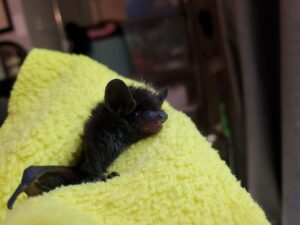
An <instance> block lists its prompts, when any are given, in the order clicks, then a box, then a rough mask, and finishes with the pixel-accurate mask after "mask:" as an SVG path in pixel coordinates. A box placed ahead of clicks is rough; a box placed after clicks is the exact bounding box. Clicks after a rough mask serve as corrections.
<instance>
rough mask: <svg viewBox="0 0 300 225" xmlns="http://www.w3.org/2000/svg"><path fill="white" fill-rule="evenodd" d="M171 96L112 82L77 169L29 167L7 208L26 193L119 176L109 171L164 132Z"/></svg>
mask: <svg viewBox="0 0 300 225" xmlns="http://www.w3.org/2000/svg"><path fill="white" fill-rule="evenodd" d="M167 94H168V90H167V89H166V88H164V89H162V90H160V91H159V92H157V93H155V92H153V91H150V90H148V89H146V88H141V87H135V86H127V85H126V84H125V83H124V82H123V81H121V80H119V79H114V80H111V81H110V82H109V83H108V84H107V86H106V89H105V95H104V102H101V103H99V104H98V105H96V107H95V108H94V109H93V110H92V112H91V115H90V117H89V119H88V120H87V121H86V123H85V125H84V131H83V135H82V138H81V142H82V143H81V155H80V159H79V161H78V162H77V163H76V165H75V166H30V167H28V168H27V169H25V170H24V172H23V176H22V180H21V183H20V184H19V186H18V187H17V189H16V190H15V192H14V193H13V194H12V196H11V197H10V199H9V200H8V202H7V207H8V208H9V209H12V207H13V205H14V202H15V201H16V199H17V197H18V196H19V195H20V194H21V193H22V192H25V193H26V194H27V195H28V196H36V195H40V194H41V193H43V192H48V191H50V190H53V189H55V188H56V187H60V186H65V185H73V184H80V183H83V182H96V181H106V180H107V179H111V178H113V177H115V176H119V174H118V173H117V172H111V173H110V174H106V169H107V168H108V166H109V165H111V163H112V162H113V161H114V160H115V159H116V158H117V157H118V156H119V155H120V154H121V153H122V152H123V151H124V150H126V149H127V148H128V147H129V146H130V145H132V144H134V143H136V142H138V141H140V140H141V139H144V138H147V137H149V136H151V135H154V134H157V133H158V132H159V131H160V130H161V129H162V128H163V123H164V122H165V121H166V120H167V118H168V116H167V114H166V112H164V111H163V110H162V109H161V106H162V104H163V102H164V100H165V99H166V97H167Z"/></svg>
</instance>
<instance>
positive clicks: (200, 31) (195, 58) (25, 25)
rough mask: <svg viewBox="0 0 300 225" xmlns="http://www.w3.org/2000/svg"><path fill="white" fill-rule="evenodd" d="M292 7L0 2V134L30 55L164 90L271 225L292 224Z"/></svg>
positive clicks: (298, 47) (295, 70) (296, 197)
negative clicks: (67, 60) (100, 68)
mask: <svg viewBox="0 0 300 225" xmlns="http://www.w3.org/2000/svg"><path fill="white" fill-rule="evenodd" d="M299 27H300V3H299V2H297V1H296V0H275V1H271V0H265V1H261V0H227V1H222V0H43V1H41V0H0V126H1V123H2V122H3V121H4V119H5V117H6V115H7V101H8V99H9V94H10V90H11V88H12V86H13V83H14V82H15V79H16V78H17V74H18V71H19V69H20V66H21V65H22V63H23V61H24V59H25V57H26V55H27V54H28V52H29V51H30V50H31V49H32V48H35V47H38V48H48V49H54V50H59V51H64V52H71V53H78V54H85V55H87V56H90V57H92V58H94V59H95V60H97V61H99V62H101V63H103V64H105V65H107V66H108V67H110V68H111V69H113V70H115V71H117V72H118V73H120V74H122V75H124V76H126V77H129V78H133V79H137V80H143V81H146V82H149V83H152V84H153V85H154V86H155V87H157V88H160V87H165V86H168V87H169V97H168V101H169V102H170V103H171V104H172V105H173V106H174V107H175V108H177V109H179V110H181V111H183V112H185V113H186V114H187V115H189V116H190V117H191V119H192V120H193V121H194V122H195V124H196V125H197V127H198V129H199V130H200V131H201V133H202V134H203V135H205V136H206V137H207V139H208V140H209V141H210V142H212V144H213V146H214V147H215V148H216V149H217V150H218V151H219V153H220V156H221V157H222V159H224V161H225V162H226V163H227V164H228V166H229V167H230V168H231V170H232V172H233V173H234V174H235V175H236V176H237V178H238V179H239V180H240V181H241V184H242V185H243V186H244V187H245V188H246V189H247V190H248V191H250V193H251V194H252V196H253V197H254V199H255V200H256V201H257V202H258V203H259V204H260V205H261V206H262V207H263V208H264V210H265V212H266V214H267V216H268V218H269V219H270V221H271V222H272V223H273V224H299V222H298V221H300V215H299V213H298V212H299V210H300V180H299V177H300V164H299V159H300V150H299V147H300V90H299V88H300V75H299V69H300V63H298V62H297V59H299V56H300V44H299V40H300V32H298V30H299Z"/></svg>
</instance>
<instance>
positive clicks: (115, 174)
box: [106, 171, 120, 179]
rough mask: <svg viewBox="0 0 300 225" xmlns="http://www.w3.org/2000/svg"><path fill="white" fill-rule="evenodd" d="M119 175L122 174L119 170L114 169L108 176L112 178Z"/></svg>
mask: <svg viewBox="0 0 300 225" xmlns="http://www.w3.org/2000/svg"><path fill="white" fill-rule="evenodd" d="M118 176H120V174H119V173H118V172H115V171H113V172H111V173H109V174H108V175H107V176H106V177H107V179H112V178H114V177H118Z"/></svg>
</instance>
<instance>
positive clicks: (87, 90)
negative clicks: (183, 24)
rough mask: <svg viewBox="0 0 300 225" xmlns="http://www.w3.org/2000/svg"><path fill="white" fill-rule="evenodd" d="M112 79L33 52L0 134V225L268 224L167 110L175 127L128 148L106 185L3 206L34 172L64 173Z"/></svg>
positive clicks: (186, 122)
mask: <svg viewBox="0 0 300 225" xmlns="http://www.w3.org/2000/svg"><path fill="white" fill-rule="evenodd" d="M113 78H120V79H123V80H124V81H125V82H127V83H128V84H133V83H136V82H134V81H131V80H128V79H125V78H121V77H119V76H118V75H117V74H116V73H115V72H113V71H111V70H109V69H108V68H107V67H105V66H103V65H101V64H99V63H97V62H95V61H93V60H91V59H89V58H87V57H85V56H77V55H70V54H63V53H58V52H53V51H47V50H33V51H32V52H31V53H30V54H29V56H28V57H27V59H26V61H25V63H24V65H23V67H22V69H21V72H20V74H19V77H18V81H17V83H16V85H15V87H14V89H13V93H12V97H11V100H10V103H9V117H8V118H7V120H6V121H5V123H4V125H3V126H2V127H1V129H0V143H1V144H0V185H1V188H0V199H1V205H0V207H1V208H0V210H1V211H0V221H1V222H3V224H20V225H26V224H28V225H35V224H36V225H37V224H44V225H50V224H51V225H52V224H53V225H54V224H55V225H59V224H62V225H68V224H70V225H71V224H72V225H74V224H83V225H85V224H86V225H89V224H99V225H100V224H101V225H107V224H200V225H202V224H203V225H213V224H214V225H217V224H220V225H230V224H240V225H247V224H249V225H263V224H269V222H268V221H267V220H266V218H265V215H264V213H263V211H262V210H261V209H260V207H259V206H258V205H257V204H256V203H255V202H254V201H253V200H252V198H251V196H250V195H249V194H248V193H247V192H246V191H245V190H244V189H243V188H241V186H240V184H239V182H238V181H237V180H236V178H235V177H234V176H233V175H232V174H231V173H230V170H229V169H228V168H227V166H226V165H225V163H224V162H223V161H222V160H220V158H219V155H218V153H217V152H216V151H215V150H214V149H212V148H211V146H210V144H209V143H208V142H207V141H206V140H205V138H204V137H203V136H202V135H201V134H200V133H199V132H198V131H197V129H196V127H195V126H194V124H193V123H192V122H191V120H190V119H189V118H188V117H187V116H185V115H184V114H183V113H181V112H178V111H176V110H174V109H173V108H172V107H170V106H169V105H168V104H167V103H166V104H164V109H165V110H166V111H167V113H168V115H169V119H168V120H167V122H166V123H165V124H164V129H163V130H162V131H161V132H160V133H159V134H158V135H156V136H153V137H150V138H148V139H145V140H142V141H140V142H139V143H137V144H135V145H133V146H131V147H130V148H129V149H128V150H127V151H126V152H125V153H124V154H122V155H121V156H120V157H119V158H118V159H117V160H116V161H115V162H114V163H113V165H112V166H111V167H110V169H109V170H111V171H118V172H119V173H120V175H121V176H120V177H116V178H114V179H112V180H109V181H108V182H105V183H104V182H98V183H86V184H81V185H73V186H67V187H61V188H57V189H55V190H54V191H51V192H49V193H46V194H44V195H42V196H38V197H34V198H29V199H28V198H27V197H26V195H25V194H23V195H21V197H20V198H19V199H18V201H17V203H16V205H15V208H14V209H13V210H12V211H8V210H7V209H6V202H7V199H8V198H9V197H10V195H11V194H12V192H13V191H14V189H15V188H16V187H17V185H18V183H19V181H20V179H21V175H22V171H23V170H24V169H25V168H26V167H28V166H29V165H68V164H69V163H70V162H71V161H72V159H73V158H74V155H75V154H76V151H77V149H78V146H79V144H80V134H81V132H82V129H83V124H84V121H85V120H86V119H87V117H88V116H89V113H90V110H91V108H92V107H93V106H94V105H95V104H96V103H98V102H100V101H102V100H103V94H104V89H105V86H106V84H107V83H108V82H109V81H110V80H111V79H113Z"/></svg>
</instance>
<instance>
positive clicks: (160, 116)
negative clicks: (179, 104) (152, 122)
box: [157, 111, 168, 122]
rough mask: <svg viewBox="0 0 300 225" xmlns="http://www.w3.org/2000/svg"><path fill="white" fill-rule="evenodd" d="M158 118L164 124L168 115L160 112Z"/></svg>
mask: <svg viewBox="0 0 300 225" xmlns="http://www.w3.org/2000/svg"><path fill="white" fill-rule="evenodd" d="M157 116H158V118H159V119H160V120H161V121H162V122H165V121H166V120H167V119H168V114H167V113H165V112H164V111H161V112H159V113H158V115H157Z"/></svg>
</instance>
